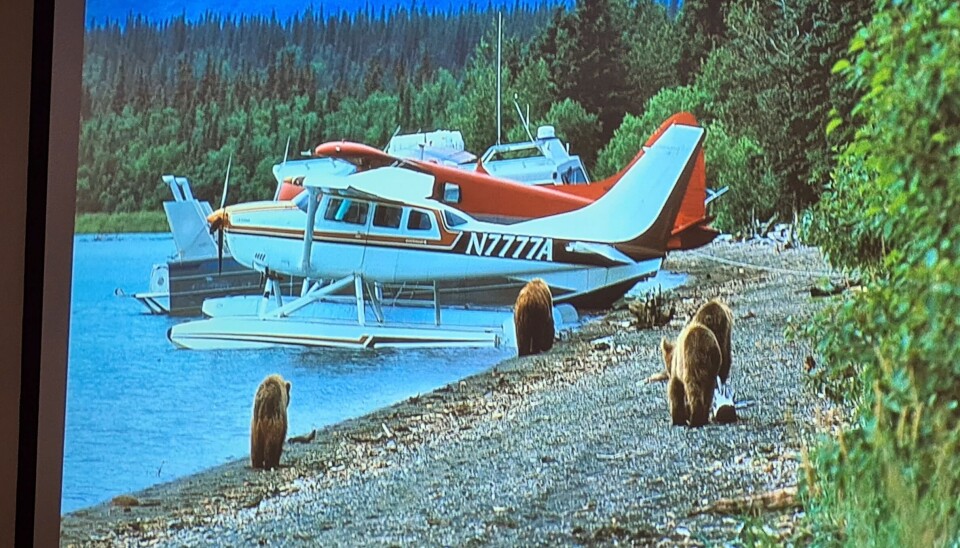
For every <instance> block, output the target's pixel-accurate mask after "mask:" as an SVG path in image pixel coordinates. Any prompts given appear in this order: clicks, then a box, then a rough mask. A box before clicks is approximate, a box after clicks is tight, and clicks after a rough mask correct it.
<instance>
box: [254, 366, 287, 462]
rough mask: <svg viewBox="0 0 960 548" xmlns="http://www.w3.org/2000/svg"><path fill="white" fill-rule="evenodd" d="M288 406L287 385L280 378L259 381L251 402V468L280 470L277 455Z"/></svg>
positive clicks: (279, 451) (282, 436)
mask: <svg viewBox="0 0 960 548" xmlns="http://www.w3.org/2000/svg"><path fill="white" fill-rule="evenodd" d="M288 405H290V383H289V382H288V381H285V380H283V377H281V376H280V375H270V376H269V377H267V378H265V379H263V382H261V383H260V387H259V388H257V395H256V396H255V397H254V400H253V421H252V422H251V424H250V462H251V464H252V465H253V467H254V468H262V469H271V468H279V467H280V454H281V453H282V452H283V442H284V441H286V439H287V406H288Z"/></svg>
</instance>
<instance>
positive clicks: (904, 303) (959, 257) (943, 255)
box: [807, 0, 960, 546]
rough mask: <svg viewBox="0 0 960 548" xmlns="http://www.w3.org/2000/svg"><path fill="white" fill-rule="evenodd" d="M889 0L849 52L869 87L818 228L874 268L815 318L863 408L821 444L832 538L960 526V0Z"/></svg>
mask: <svg viewBox="0 0 960 548" xmlns="http://www.w3.org/2000/svg"><path fill="white" fill-rule="evenodd" d="M878 8H879V11H878V13H877V14H876V16H875V17H874V18H873V20H872V22H871V23H870V24H869V25H868V26H867V27H866V28H864V29H863V30H861V31H860V32H859V33H858V34H857V36H856V37H855V38H854V39H853V41H852V42H851V46H850V54H851V56H853V57H854V58H853V59H852V61H847V60H842V61H840V62H838V63H837V65H836V70H837V71H840V72H844V73H846V75H847V77H848V78H849V81H850V82H851V85H853V86H854V87H855V88H856V89H858V90H859V91H860V92H861V93H862V96H861V98H860V101H859V103H858V104H857V106H856V107H855V108H854V109H853V113H852V119H851V120H844V121H842V122H843V123H848V124H852V125H853V127H855V128H856V130H855V135H854V139H853V142H852V143H851V144H850V145H848V146H847V147H846V148H845V149H844V150H843V151H842V153H841V155H840V158H839V164H838V167H837V169H836V170H835V173H834V175H833V183H832V185H831V187H830V191H829V192H828V193H827V194H826V195H825V196H824V198H823V200H822V201H821V202H820V204H818V206H817V208H816V211H815V217H814V221H813V223H811V227H812V228H811V230H810V231H809V232H810V235H811V236H812V237H813V239H814V241H816V242H817V243H819V244H820V245H821V246H822V247H823V249H824V250H825V252H826V254H827V256H828V258H829V259H830V261H831V262H832V263H833V264H834V265H836V266H838V267H841V268H848V269H860V270H862V271H863V272H864V273H865V274H866V276H867V277H866V279H867V280H868V282H869V283H868V284H867V290H866V291H864V292H861V293H854V294H851V295H848V296H846V297H845V298H844V299H843V300H842V302H839V303H837V304H836V305H835V306H833V307H831V308H830V309H828V310H827V311H825V313H824V314H822V315H821V316H820V318H819V319H818V321H817V322H816V323H815V324H814V325H813V326H812V327H811V328H809V329H808V331H807V333H808V334H809V335H810V336H812V337H814V338H815V340H816V341H817V343H818V349H819V351H820V353H821V355H822V357H823V358H824V363H825V364H826V368H827V369H826V374H825V375H824V377H823V378H824V382H825V383H827V384H828V385H837V384H838V383H846V384H845V386H846V387H848V388H847V389H846V390H845V391H844V392H843V394H844V397H845V399H846V402H847V403H848V404H850V405H853V406H854V407H855V410H856V411H855V417H854V422H853V425H852V427H851V428H850V429H849V430H848V431H847V432H845V433H844V434H843V436H842V437H841V438H840V439H839V440H836V441H831V442H825V443H824V444H823V445H822V446H821V447H820V448H818V449H817V450H816V451H814V452H813V455H812V464H813V467H814V470H813V471H814V472H815V474H814V475H813V477H814V478H815V479H814V481H813V484H812V485H809V486H808V493H809V494H810V496H811V503H810V505H809V509H810V511H811V515H812V517H813V520H814V522H815V524H816V526H817V528H818V533H819V535H820V538H821V540H823V541H824V542H827V541H830V542H832V541H835V540H837V539H841V540H842V541H843V542H844V543H847V544H849V545H854V546H861V545H879V546H943V545H949V544H955V543H957V542H958V541H960V497H958V495H957V494H958V493H960V466H957V465H956V455H958V454H960V427H958V423H957V419H958V418H960V409H958V406H960V404H958V402H960V382H958V377H960V222H958V221H957V220H958V219H960V199H958V198H957V196H960V6H958V4H957V3H956V2H951V1H947V0H929V1H919V0H904V1H897V2H889V1H881V2H879V3H878ZM840 122H841V121H838V122H832V123H831V124H830V127H836V126H837V124H838V123H840ZM851 379H852V380H853V381H854V382H852V383H851V382H850V381H851ZM850 386H852V387H853V388H852V389H850V388H849V387H850Z"/></svg>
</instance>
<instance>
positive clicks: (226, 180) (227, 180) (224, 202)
mask: <svg viewBox="0 0 960 548" xmlns="http://www.w3.org/2000/svg"><path fill="white" fill-rule="evenodd" d="M232 164H233V154H231V155H230V159H229V160H227V175H226V177H224V178H223V196H221V197H220V209H223V206H225V205H227V188H228V187H229V185H230V166H231V165H232Z"/></svg>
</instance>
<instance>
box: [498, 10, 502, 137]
mask: <svg viewBox="0 0 960 548" xmlns="http://www.w3.org/2000/svg"><path fill="white" fill-rule="evenodd" d="M502 27H503V14H502V13H501V12H499V11H498V12H497V144H498V145H499V144H500V41H501V35H502V34H503V31H502Z"/></svg>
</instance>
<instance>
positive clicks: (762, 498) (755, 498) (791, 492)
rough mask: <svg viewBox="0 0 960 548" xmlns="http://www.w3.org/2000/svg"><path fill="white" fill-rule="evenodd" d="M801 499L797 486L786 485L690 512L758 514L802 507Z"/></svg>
mask: <svg viewBox="0 0 960 548" xmlns="http://www.w3.org/2000/svg"><path fill="white" fill-rule="evenodd" d="M800 507H801V505H800V501H798V500H797V488H796V486H794V487H784V488H783V489H777V490H775V491H767V492H765V493H756V494H753V495H744V496H741V497H733V498H729V499H720V500H718V501H716V502H714V503H713V504H709V505H707V506H704V507H702V508H697V509H696V510H694V511H693V512H691V513H690V515H691V516H695V515H697V514H736V515H741V514H751V515H756V514H759V513H761V512H766V511H769V510H784V509H788V508H800Z"/></svg>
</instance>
